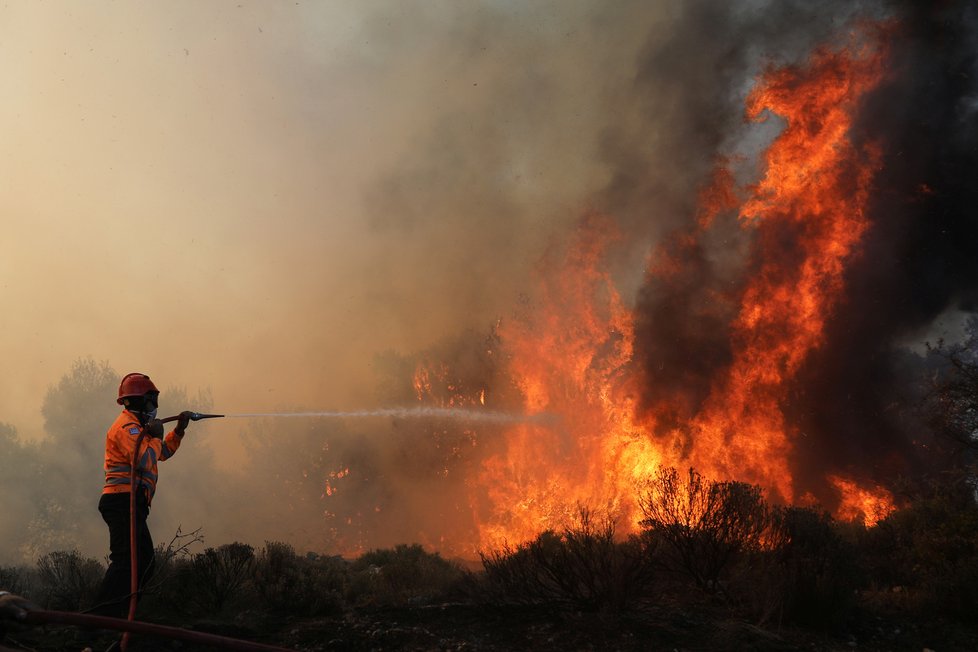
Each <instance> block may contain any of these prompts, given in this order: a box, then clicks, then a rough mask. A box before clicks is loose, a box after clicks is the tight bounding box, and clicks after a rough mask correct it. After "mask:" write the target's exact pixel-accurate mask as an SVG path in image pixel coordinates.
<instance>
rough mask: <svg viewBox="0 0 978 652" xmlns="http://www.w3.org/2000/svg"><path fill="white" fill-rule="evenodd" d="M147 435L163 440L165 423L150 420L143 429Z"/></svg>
mask: <svg viewBox="0 0 978 652" xmlns="http://www.w3.org/2000/svg"><path fill="white" fill-rule="evenodd" d="M143 430H144V431H145V432H146V435H147V436H149V437H152V438H153V439H163V422H162V421H160V420H159V419H150V420H149V421H147V422H146V425H145V426H144V427H143Z"/></svg>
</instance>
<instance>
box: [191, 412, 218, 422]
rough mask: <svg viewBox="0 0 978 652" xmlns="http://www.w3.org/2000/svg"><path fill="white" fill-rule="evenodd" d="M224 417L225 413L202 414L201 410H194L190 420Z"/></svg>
mask: <svg viewBox="0 0 978 652" xmlns="http://www.w3.org/2000/svg"><path fill="white" fill-rule="evenodd" d="M223 417H224V415H223V414H201V413H200V412H194V413H192V414H191V415H190V420H191V421H200V420H201V419H220V418H223Z"/></svg>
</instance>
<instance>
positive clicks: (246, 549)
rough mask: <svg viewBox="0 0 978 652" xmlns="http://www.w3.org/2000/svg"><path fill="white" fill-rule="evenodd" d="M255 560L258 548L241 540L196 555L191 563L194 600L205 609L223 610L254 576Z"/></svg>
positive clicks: (213, 611)
mask: <svg viewBox="0 0 978 652" xmlns="http://www.w3.org/2000/svg"><path fill="white" fill-rule="evenodd" d="M254 562H255V550H254V548H252V547H251V546H249V545H247V544H244V543H238V542H235V543H226V544H224V545H222V546H219V547H217V548H207V549H206V550H204V552H202V553H199V554H196V555H194V556H193V557H191V558H190V564H189V570H190V573H191V574H192V578H193V582H192V583H193V587H192V592H191V594H190V595H192V596H193V602H194V603H195V604H196V606H197V607H198V608H199V609H200V610H202V611H204V612H205V613H219V612H220V611H221V610H222V609H224V607H225V606H226V605H227V604H228V603H229V602H230V601H231V600H232V599H234V598H235V597H237V596H238V594H239V593H240V592H241V589H242V588H243V587H244V585H245V583H246V582H247V581H248V580H249V579H250V578H251V573H252V569H253V567H254Z"/></svg>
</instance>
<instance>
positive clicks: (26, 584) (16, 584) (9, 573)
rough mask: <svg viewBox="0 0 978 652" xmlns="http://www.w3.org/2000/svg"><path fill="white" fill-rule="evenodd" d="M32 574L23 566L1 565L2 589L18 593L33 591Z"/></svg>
mask: <svg viewBox="0 0 978 652" xmlns="http://www.w3.org/2000/svg"><path fill="white" fill-rule="evenodd" d="M32 585H33V582H32V581H31V574H30V572H29V571H28V569H27V568H24V567H23V566H0V590H3V591H10V592H11V593H16V594H17V595H30V594H31V593H32V590H31V589H32Z"/></svg>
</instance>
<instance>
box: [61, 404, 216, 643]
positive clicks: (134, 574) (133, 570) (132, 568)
mask: <svg viewBox="0 0 978 652" xmlns="http://www.w3.org/2000/svg"><path fill="white" fill-rule="evenodd" d="M223 416H224V415H223V414H200V413H199V412H191V413H190V420H191V421H200V420H201V419H217V418H220V417H223ZM179 418H180V415H177V416H173V417H167V418H165V419H160V423H168V422H170V421H176V420H177V419H179ZM145 435H146V430H145V429H143V428H141V429H140V432H139V437H137V438H136V446H135V449H134V450H133V453H132V464H130V466H129V615H128V618H127V619H128V621H129V622H133V623H134V622H135V618H136V601H137V598H138V595H139V553H138V552H137V550H136V491H137V490H138V488H139V485H137V483H136V469H137V468H138V466H139V446H140V444H142V443H143V437H144V436H145ZM50 613H54V612H50ZM123 631H125V632H126V633H125V634H123V636H122V642H121V644H120V647H121V648H122V652H126V648H127V647H128V645H129V630H123Z"/></svg>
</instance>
